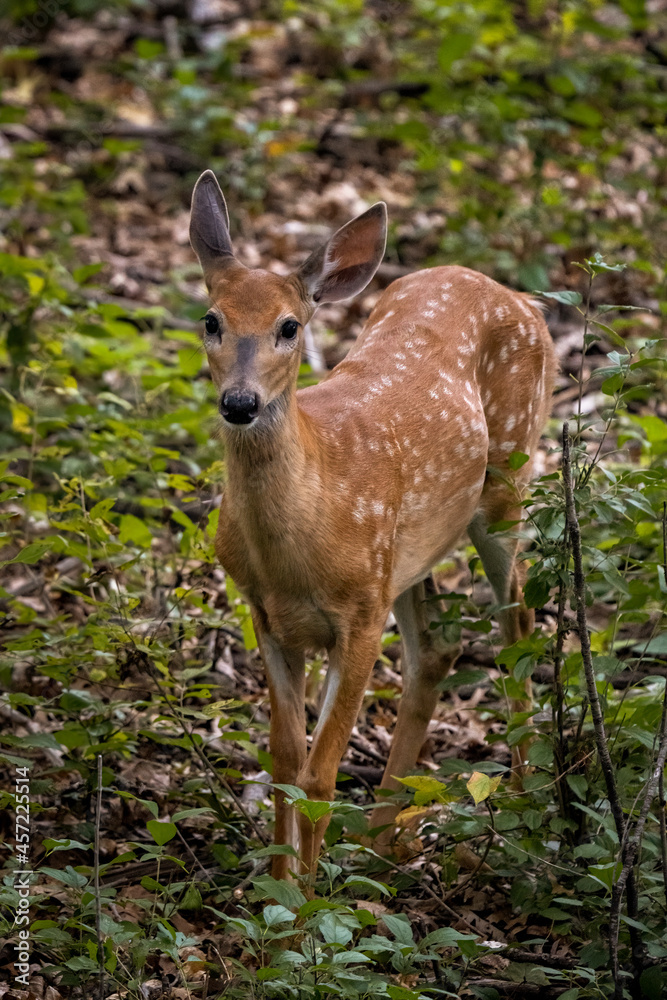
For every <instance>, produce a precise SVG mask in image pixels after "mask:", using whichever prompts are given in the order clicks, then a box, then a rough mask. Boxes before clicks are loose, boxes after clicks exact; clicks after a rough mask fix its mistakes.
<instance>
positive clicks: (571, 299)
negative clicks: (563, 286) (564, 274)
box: [534, 290, 581, 306]
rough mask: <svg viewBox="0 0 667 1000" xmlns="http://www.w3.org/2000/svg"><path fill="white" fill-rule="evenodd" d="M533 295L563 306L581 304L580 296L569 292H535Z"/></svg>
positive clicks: (577, 293)
mask: <svg viewBox="0 0 667 1000" xmlns="http://www.w3.org/2000/svg"><path fill="white" fill-rule="evenodd" d="M534 294H535V295H541V296H542V297H543V298H545V299H555V300H556V302H560V303H561V304H562V305H564V306H578V305H580V304H581V295H580V294H579V292H570V291H566V290H563V291H558V292H539V291H538V292H535V293H534Z"/></svg>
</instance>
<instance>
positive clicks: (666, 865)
mask: <svg viewBox="0 0 667 1000" xmlns="http://www.w3.org/2000/svg"><path fill="white" fill-rule="evenodd" d="M662 572H663V576H664V581H665V583H666V584H667V503H663V505H662ZM665 698H666V699H667V683H666V684H665ZM664 727H665V703H664V702H663V706H662V730H663V731H664ZM658 805H659V814H660V854H661V856H662V877H663V879H664V882H665V905H667V822H666V821H667V816H666V815H665V811H666V810H667V802H666V801H665V772H664V770H661V771H660V776H659V778H658Z"/></svg>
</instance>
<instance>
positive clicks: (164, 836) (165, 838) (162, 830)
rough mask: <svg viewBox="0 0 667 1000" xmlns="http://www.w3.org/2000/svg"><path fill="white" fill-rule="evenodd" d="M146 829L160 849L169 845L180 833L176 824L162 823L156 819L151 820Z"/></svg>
mask: <svg viewBox="0 0 667 1000" xmlns="http://www.w3.org/2000/svg"><path fill="white" fill-rule="evenodd" d="M146 829H147V830H148V832H149V833H150V835H151V837H152V838H153V840H154V841H155V843H156V844H157V845H158V846H159V847H162V846H163V845H164V844H168V843H169V841H170V840H173V839H174V837H175V836H176V834H177V833H178V830H177V829H176V826H175V824H174V823H160V822H159V821H158V820H156V819H149V821H148V823H146Z"/></svg>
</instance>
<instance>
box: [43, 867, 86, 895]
mask: <svg viewBox="0 0 667 1000" xmlns="http://www.w3.org/2000/svg"><path fill="white" fill-rule="evenodd" d="M39 870H40V872H42V874H44V875H50V876H51V878H54V879H55V880H56V881H57V882H64V884H65V885H68V886H69V887H70V888H71V889H83V887H84V886H86V885H88V879H87V878H86V876H85V875H80V874H79V872H75V871H74V869H73V868H72V866H71V865H67V866H66V867H65V869H64V871H61V870H60V869H58V868H47V867H45V866H44V865H42V867H41V868H40V869H39Z"/></svg>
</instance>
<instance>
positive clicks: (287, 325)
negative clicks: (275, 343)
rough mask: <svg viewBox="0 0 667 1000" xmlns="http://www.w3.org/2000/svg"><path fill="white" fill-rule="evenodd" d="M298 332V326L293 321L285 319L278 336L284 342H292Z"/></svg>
mask: <svg viewBox="0 0 667 1000" xmlns="http://www.w3.org/2000/svg"><path fill="white" fill-rule="evenodd" d="M298 330H299V324H298V323H297V321H296V320H295V319H286V320H285V322H284V323H283V325H282V326H281V328H280V336H281V337H284V338H285V340H294V338H295V337H296V335H297V332H298Z"/></svg>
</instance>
